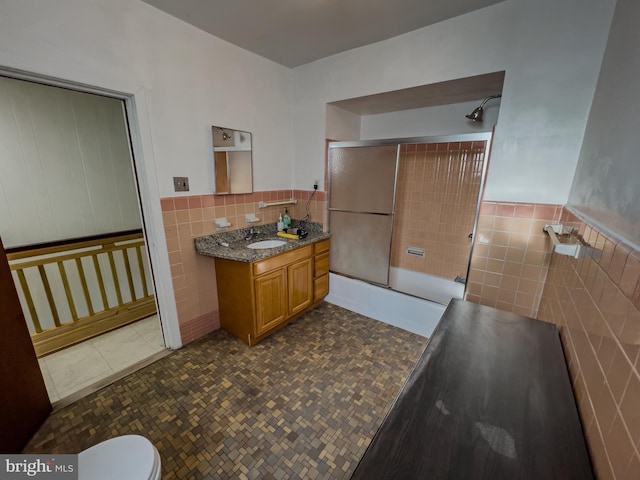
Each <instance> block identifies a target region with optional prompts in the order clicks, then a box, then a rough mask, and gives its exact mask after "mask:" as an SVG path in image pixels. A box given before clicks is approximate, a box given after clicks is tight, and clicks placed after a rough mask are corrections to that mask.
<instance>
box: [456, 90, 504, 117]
mask: <svg viewBox="0 0 640 480" xmlns="http://www.w3.org/2000/svg"><path fill="white" fill-rule="evenodd" d="M501 97H502V94H500V93H499V94H497V95H491V96H490V97H487V98H485V99H484V100H483V101H482V103H481V104H480V106H479V107H478V108H476V109H475V110H474V111H473V112H471V113H470V114H469V115H465V117H467V118H468V119H469V120H471V121H474V122H481V121H482V115H484V108H483V107H484V104H485V103H487V102H488V101H489V100H491V99H492V98H501Z"/></svg>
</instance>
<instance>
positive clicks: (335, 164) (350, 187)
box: [328, 133, 491, 304]
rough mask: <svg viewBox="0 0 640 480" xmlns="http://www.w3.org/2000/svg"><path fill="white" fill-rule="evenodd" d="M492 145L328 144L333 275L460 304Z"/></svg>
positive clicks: (463, 140)
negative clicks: (451, 300) (457, 300)
mask: <svg viewBox="0 0 640 480" xmlns="http://www.w3.org/2000/svg"><path fill="white" fill-rule="evenodd" d="M490 139H491V134H489V133H481V134H464V135H455V136H453V135H450V136H442V137H423V138H411V139H399V140H398V139H394V140H376V141H362V142H332V143H330V144H329V169H328V170H329V230H330V232H331V234H332V240H331V266H330V269H331V271H332V272H334V273H338V274H342V275H346V276H349V277H353V278H357V279H360V280H364V281H367V282H370V283H375V284H378V285H382V286H388V287H390V288H392V289H394V290H398V291H400V292H403V293H408V294H411V295H414V296H417V297H421V298H425V299H428V300H432V301H435V302H438V303H443V304H446V303H448V302H449V301H450V299H451V298H462V297H463V296H464V288H465V283H466V277H467V274H468V270H469V264H470V259H471V252H472V248H473V237H474V233H475V228H476V223H477V218H478V212H479V204H480V194H481V189H482V185H483V184H484V177H485V171H486V161H485V160H486V158H485V156H486V150H487V147H488V144H489V142H490Z"/></svg>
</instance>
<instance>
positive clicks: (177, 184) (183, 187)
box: [173, 177, 189, 192]
mask: <svg viewBox="0 0 640 480" xmlns="http://www.w3.org/2000/svg"><path fill="white" fill-rule="evenodd" d="M173 189H174V191H176V192H188V191H189V177H173Z"/></svg>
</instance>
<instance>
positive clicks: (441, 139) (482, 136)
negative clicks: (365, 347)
mask: <svg viewBox="0 0 640 480" xmlns="http://www.w3.org/2000/svg"><path fill="white" fill-rule="evenodd" d="M492 139H493V133H492V132H478V133H458V134H451V135H432V136H425V137H406V138H382V139H374V140H344V141H330V142H329V143H328V145H327V158H326V162H327V180H328V195H329V196H328V201H327V217H326V218H327V229H328V231H329V232H331V210H330V208H329V205H330V198H331V175H330V174H329V153H330V150H331V149H332V148H341V147H375V146H391V145H396V146H397V147H398V154H397V155H398V157H397V159H396V162H397V163H396V178H395V180H394V187H393V190H394V194H393V212H392V218H393V220H392V222H391V235H392V237H393V229H394V227H395V214H396V212H395V209H396V194H397V187H398V172H397V170H398V168H399V166H400V162H399V156H400V145H406V144H417V143H420V144H421V143H453V142H473V141H484V142H486V143H485V148H484V159H483V161H482V173H481V175H480V188H478V200H477V202H476V212H475V218H474V220H473V229H472V232H471V247H470V248H469V260H468V261H467V271H466V272H467V273H466V277H465V283H464V292H463V296H464V295H466V292H467V283H468V282H467V279H468V278H469V272H470V271H471V258H472V257H473V249H474V247H475V243H476V236H477V235H476V232H477V229H478V219H479V217H480V205H481V203H482V198H483V196H484V189H485V183H486V179H487V168H488V166H489V155H490V153H491V145H492ZM391 247H392V244H390V245H389V265H388V267H387V268H388V269H389V270H391ZM339 275H343V274H339ZM343 276H347V275H343ZM354 278H355V277H354ZM356 280H360V281H363V282H366V283H369V284H371V285H375V286H378V287H383V288H388V289H390V290H394V291H398V292H400V293H405V292H401V291H399V290H395V289H393V288H392V287H391V286H390V285H381V284H378V283H373V282H369V281H367V280H362V279H360V278H357V279H356ZM409 295H410V294H409Z"/></svg>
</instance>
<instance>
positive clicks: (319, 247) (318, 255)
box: [313, 238, 329, 303]
mask: <svg viewBox="0 0 640 480" xmlns="http://www.w3.org/2000/svg"><path fill="white" fill-rule="evenodd" d="M313 249H314V250H313V253H314V257H313V258H314V263H313V264H314V269H313V303H317V302H319V301H320V300H322V299H323V298H324V297H326V296H327V294H328V293H329V239H328V238H327V239H326V240H321V241H320V242H316V243H314V244H313Z"/></svg>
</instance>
